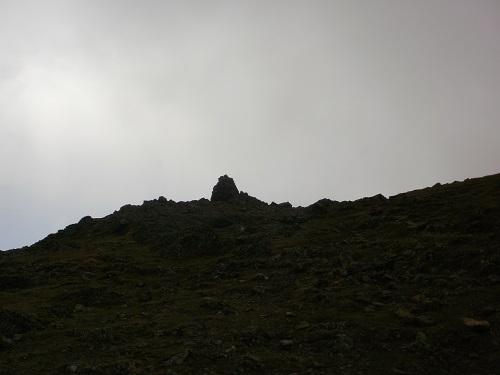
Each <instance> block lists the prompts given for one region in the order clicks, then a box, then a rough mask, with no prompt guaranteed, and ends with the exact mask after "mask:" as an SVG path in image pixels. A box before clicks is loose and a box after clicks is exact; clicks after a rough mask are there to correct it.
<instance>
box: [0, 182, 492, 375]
mask: <svg viewBox="0 0 500 375" xmlns="http://www.w3.org/2000/svg"><path fill="white" fill-rule="evenodd" d="M499 247H500V174H499V175H493V176H488V177H483V178H479V179H470V180H466V181H464V182H455V183H452V184H447V185H439V184H437V185H435V186H433V187H432V188H427V189H423V190H418V191H413V192H409V193H404V194H399V195H396V196H393V197H390V198H389V199H387V198H385V197H383V196H381V195H378V196H375V197H371V198H364V199H360V200H358V201H355V202H335V201H331V200H328V199H322V200H320V201H318V202H316V203H314V204H312V205H311V206H309V207H296V208H294V207H292V206H291V205H290V204H288V203H282V204H274V203H273V204H266V203H264V202H261V201H259V200H258V199H256V198H253V197H251V196H249V195H248V194H246V193H242V192H239V191H238V190H237V188H236V185H235V184H234V181H232V179H230V178H229V177H227V176H222V177H221V178H220V179H219V183H218V184H217V185H216V186H215V187H214V191H213V194H212V199H211V201H209V200H206V199H201V200H198V201H192V202H177V203H176V202H173V201H170V200H167V199H166V198H163V197H160V198H159V199H157V200H154V201H146V202H144V204H143V205H140V206H131V205H128V206H124V207H122V208H121V209H120V210H119V211H116V212H114V213H113V214H111V215H109V216H107V217H104V218H101V219H93V218H91V217H85V218H83V219H82V220H81V221H80V222H79V223H77V224H73V225H70V226H68V227H67V228H65V229H64V230H61V231H59V232H58V233H56V234H52V235H49V236H48V237H47V238H45V239H44V240H42V241H40V242H38V243H36V244H34V245H33V246H30V247H26V248H22V249H17V250H12V251H8V252H2V253H0V374H71V373H75V374H143V373H153V374H171V375H173V374H179V375H180V374H242V373H243V374H430V373H432V374H494V373H498V369H499V368H500V354H499V353H500V346H499V317H500V307H499V301H500V298H499V297H500V288H499V286H500V273H499V268H500V267H499V266H500V249H499Z"/></svg>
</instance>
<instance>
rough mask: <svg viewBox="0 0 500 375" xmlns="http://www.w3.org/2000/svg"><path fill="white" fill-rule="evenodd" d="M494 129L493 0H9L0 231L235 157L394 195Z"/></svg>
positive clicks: (311, 181) (478, 158) (485, 143)
mask: <svg viewBox="0 0 500 375" xmlns="http://www.w3.org/2000/svg"><path fill="white" fill-rule="evenodd" d="M499 144H500V1H498V0H474V1H470V0H419V1H414V0H376V1H375V0H365V1H363V0H360V1H351V0H345V1H335V0H324V1H321V0H302V1H293V0H282V1H273V0H265V1H258V0H248V1H245V0H240V1H238V0H227V1H220V0H214V1H209V0H199V1H190V0H179V1H168V0H164V1H160V0H158V1H154V0H149V1H148V0H141V1H139V0H136V1H132V0H128V1H124V0H115V1H113V0H99V1H97V0H81V1H79V0H60V1H52V0H44V1H39V0H33V1H29V0H24V1H23V0H0V158H1V159H0V160H1V164H0V249H4V250H5V249H9V248H14V247H21V246H25V245H30V244H32V243H34V242H36V241H38V240H40V239H42V238H44V237H45V236H46V235H48V234H49V233H52V232H55V231H57V230H58V229H61V228H64V227H65V226H66V225H68V224H71V223H75V222H77V221H78V220H79V219H80V218H81V217H83V216H86V215H91V216H93V217H102V216H105V215H107V214H110V213H112V212H113V211H114V210H117V209H119V208H120V207H121V206H123V205H124V204H128V203H130V204H141V203H142V201H143V200H150V199H154V198H157V197H158V196H160V195H163V196H165V197H167V198H169V199H173V200H175V201H185V200H195V199H199V198H202V197H205V198H210V194H211V191H212V187H213V186H214V185H215V183H216V182H217V178H218V177H219V176H220V175H223V174H226V173H227V174H228V175H229V176H231V177H233V178H234V180H235V182H236V184H237V186H238V188H239V189H240V190H243V191H246V192H248V193H249V194H250V195H252V196H255V197H257V198H259V199H261V200H264V201H266V202H268V203H270V202H272V201H275V202H284V201H289V202H290V203H292V204H293V205H294V206H298V205H301V206H306V205H309V204H311V203H314V202H315V201H317V200H319V199H321V198H329V199H332V200H339V201H341V200H355V199H358V198H362V197H365V196H372V195H375V194H378V193H382V194H384V195H386V196H390V195H394V194H397V193H400V192H405V191H409V190H414V189H417V188H423V187H426V186H431V185H433V184H435V183H436V182H441V183H447V182H453V181H454V180H463V179H466V178H472V177H480V176H484V175H488V174H494V173H498V172H500V168H499V166H500V164H499V161H500V151H499V149H500V148H499Z"/></svg>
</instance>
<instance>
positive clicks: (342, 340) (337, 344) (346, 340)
mask: <svg viewBox="0 0 500 375" xmlns="http://www.w3.org/2000/svg"><path fill="white" fill-rule="evenodd" d="M353 347H354V342H353V340H352V338H350V337H349V336H347V335H346V334H344V333H339V334H337V335H336V336H335V338H334V340H333V349H334V350H335V351H337V352H347V351H349V350H351V349H352V348H353Z"/></svg>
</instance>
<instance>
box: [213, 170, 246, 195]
mask: <svg viewBox="0 0 500 375" xmlns="http://www.w3.org/2000/svg"><path fill="white" fill-rule="evenodd" d="M239 193H240V192H239V191H238V188H237V187H236V184H235V183H234V180H233V179H232V178H231V177H228V175H227V174H225V175H224V176H221V177H219V182H217V185H215V186H214V188H213V190H212V197H211V198H210V200H211V201H212V202H218V201H219V202H220V201H228V200H230V199H232V198H235V197H237V196H238V195H239Z"/></svg>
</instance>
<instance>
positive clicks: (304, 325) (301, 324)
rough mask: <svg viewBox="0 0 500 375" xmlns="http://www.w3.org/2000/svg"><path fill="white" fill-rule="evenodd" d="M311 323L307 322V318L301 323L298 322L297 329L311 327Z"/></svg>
mask: <svg viewBox="0 0 500 375" xmlns="http://www.w3.org/2000/svg"><path fill="white" fill-rule="evenodd" d="M309 327H310V325H309V323H307V322H306V321H305V320H302V321H301V322H300V323H299V324H297V325H296V326H295V329H296V330H301V329H306V328H309Z"/></svg>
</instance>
